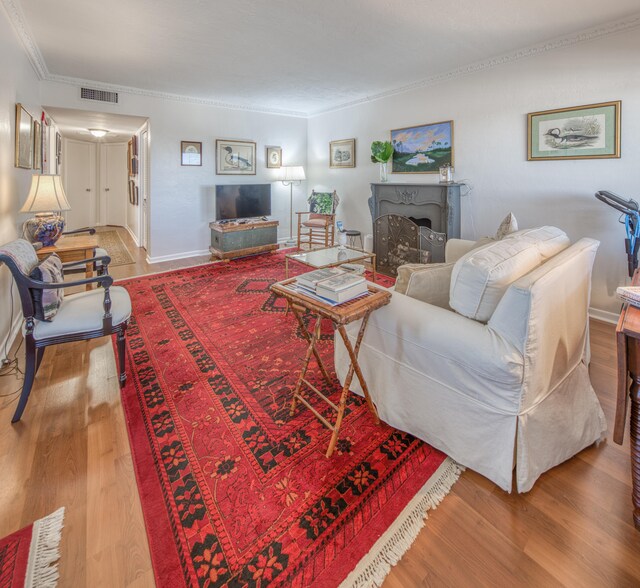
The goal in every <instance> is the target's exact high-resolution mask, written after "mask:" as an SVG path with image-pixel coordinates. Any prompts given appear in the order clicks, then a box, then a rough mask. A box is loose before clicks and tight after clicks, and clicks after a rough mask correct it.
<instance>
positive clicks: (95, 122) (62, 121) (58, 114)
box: [44, 106, 147, 143]
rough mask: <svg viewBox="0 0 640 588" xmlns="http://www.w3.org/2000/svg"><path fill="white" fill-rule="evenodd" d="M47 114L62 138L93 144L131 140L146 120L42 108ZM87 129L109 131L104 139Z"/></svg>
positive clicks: (99, 113)
mask: <svg viewBox="0 0 640 588" xmlns="http://www.w3.org/2000/svg"><path fill="white" fill-rule="evenodd" d="M44 109H45V111H46V112H47V114H48V115H49V116H50V117H51V118H52V119H53V120H54V121H55V123H56V125H57V126H58V130H59V131H60V134H61V135H62V136H63V137H67V138H69V139H77V140H79V141H93V142H95V143H121V142H124V141H128V140H129V139H131V135H133V134H134V133H135V132H136V131H137V130H138V129H139V128H140V127H141V126H142V125H143V124H144V123H145V122H146V121H147V119H146V118H144V117H141V116H127V115H124V114H108V113H105V112H91V111H87V110H75V109H73V108H55V107H52V106H45V107H44ZM89 129H104V130H105V131H109V132H108V133H107V134H106V135H105V136H104V137H101V138H99V139H98V138H96V137H94V136H93V135H92V134H91V133H90V132H89Z"/></svg>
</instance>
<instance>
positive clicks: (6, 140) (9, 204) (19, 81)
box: [0, 9, 42, 359]
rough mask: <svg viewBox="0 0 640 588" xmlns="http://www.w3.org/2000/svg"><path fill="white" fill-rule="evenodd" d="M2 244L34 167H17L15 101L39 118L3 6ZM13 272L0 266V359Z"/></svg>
mask: <svg viewBox="0 0 640 588" xmlns="http://www.w3.org/2000/svg"><path fill="white" fill-rule="evenodd" d="M0 80H1V81H0V245H2V244H4V243H7V242H8V241H11V240H13V239H15V238H16V237H18V236H19V234H20V232H21V225H22V221H23V220H24V218H25V217H24V216H23V215H18V210H19V209H20V207H21V206H22V204H23V203H24V201H25V199H26V197H27V192H28V191H29V186H30V184H31V175H32V171H30V170H28V169H18V168H16V167H14V146H15V135H14V126H15V105H16V102H20V103H22V104H23V105H24V106H25V108H26V109H27V110H28V112H29V113H30V114H31V115H32V116H34V117H37V120H40V114H41V112H42V109H41V107H40V94H39V83H38V80H37V77H36V74H35V72H34V71H33V68H32V67H31V64H30V63H29V60H28V59H27V56H26V54H25V52H24V50H23V49H22V45H21V44H20V41H19V40H18V38H17V36H16V35H15V33H14V30H13V28H12V27H11V25H10V24H9V22H8V20H7V17H6V14H5V12H4V11H3V10H1V9H0ZM11 283H12V282H11V273H10V272H9V270H8V269H7V268H6V267H4V265H2V266H0V300H1V301H2V303H1V304H0V359H3V358H4V343H5V340H6V339H7V337H8V335H9V331H10V322H11V307H10V302H9V301H10V293H11ZM13 294H14V310H13V313H14V318H16V317H18V316H22V314H21V307H20V300H19V299H18V298H17V290H16V289H15V288H14V289H13Z"/></svg>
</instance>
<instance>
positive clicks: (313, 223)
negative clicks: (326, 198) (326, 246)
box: [302, 215, 329, 228]
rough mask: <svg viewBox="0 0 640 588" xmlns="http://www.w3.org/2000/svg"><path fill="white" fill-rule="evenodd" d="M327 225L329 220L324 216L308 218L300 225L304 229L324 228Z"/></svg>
mask: <svg viewBox="0 0 640 588" xmlns="http://www.w3.org/2000/svg"><path fill="white" fill-rule="evenodd" d="M328 224H329V219H328V218H327V217H326V216H324V215H317V218H310V219H309V220H308V221H305V222H303V223H302V225H303V226H305V227H311V228H313V227H321V228H324V227H326V226H327V225H328Z"/></svg>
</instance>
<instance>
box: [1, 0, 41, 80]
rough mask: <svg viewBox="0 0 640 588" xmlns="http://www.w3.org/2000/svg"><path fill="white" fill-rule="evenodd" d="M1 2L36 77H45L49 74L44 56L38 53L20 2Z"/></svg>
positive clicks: (10, 0) (5, 0) (9, 0)
mask: <svg viewBox="0 0 640 588" xmlns="http://www.w3.org/2000/svg"><path fill="white" fill-rule="evenodd" d="M2 4H3V6H4V9H5V11H6V13H7V16H8V17H9V22H10V23H11V24H12V25H13V28H14V29H15V31H16V33H17V34H18V37H19V38H20V40H21V41H22V45H23V46H24V50H25V52H26V53H27V57H29V61H30V62H31V65H32V66H33V69H34V70H35V72H36V74H37V76H38V78H40V79H41V80H45V79H47V77H48V76H49V70H48V69H47V64H46V63H45V61H44V57H42V53H40V49H39V48H38V45H36V42H35V41H34V40H33V35H32V34H31V31H30V29H29V26H28V25H27V19H26V18H25V16H24V12H22V6H20V2H19V1H18V0H2Z"/></svg>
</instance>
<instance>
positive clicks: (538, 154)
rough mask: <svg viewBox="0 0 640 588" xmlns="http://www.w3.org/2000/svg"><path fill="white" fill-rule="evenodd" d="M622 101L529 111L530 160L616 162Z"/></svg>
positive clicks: (528, 139)
mask: <svg viewBox="0 0 640 588" xmlns="http://www.w3.org/2000/svg"><path fill="white" fill-rule="evenodd" d="M621 113H622V101H621V100H614V101H612V102H600V103H597V104H587V105H584V106H571V107H568V108H556V109H554V110H541V111H539V112H530V113H529V114H528V115H527V161H550V160H559V159H617V158H619V157H620V153H621V149H620V146H621V140H620V134H621V132H620V131H621V127H620V123H621Z"/></svg>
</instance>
